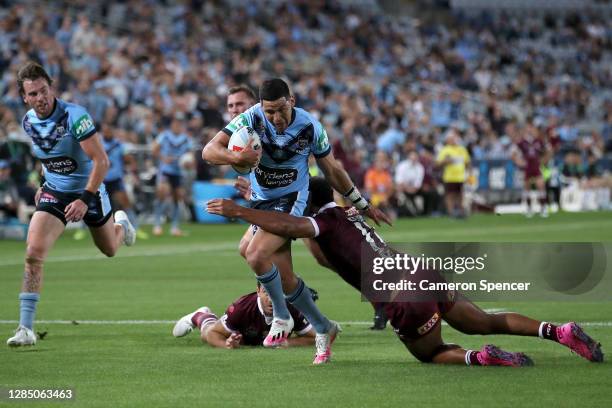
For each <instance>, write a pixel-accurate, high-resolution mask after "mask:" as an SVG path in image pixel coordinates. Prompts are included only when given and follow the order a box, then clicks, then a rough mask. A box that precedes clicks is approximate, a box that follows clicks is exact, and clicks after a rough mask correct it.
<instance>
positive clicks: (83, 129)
mask: <svg viewBox="0 0 612 408" xmlns="http://www.w3.org/2000/svg"><path fill="white" fill-rule="evenodd" d="M72 127H73V129H74V134H75V136H76V137H77V138H79V137H83V136H85V135H86V134H87V133H88V132H89V131H90V130H92V128H93V121H92V120H91V118H90V117H89V115H87V114H85V115H83V116H81V117H80V118H78V119H77V120H76V122H74V125H73V126H72Z"/></svg>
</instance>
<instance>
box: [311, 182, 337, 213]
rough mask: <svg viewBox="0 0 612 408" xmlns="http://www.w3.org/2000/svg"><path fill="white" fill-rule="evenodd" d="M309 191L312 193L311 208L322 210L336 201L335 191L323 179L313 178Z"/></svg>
mask: <svg viewBox="0 0 612 408" xmlns="http://www.w3.org/2000/svg"><path fill="white" fill-rule="evenodd" d="M308 190H309V191H310V205H311V206H314V207H318V208H321V207H323V206H324V205H325V204H327V203H331V202H332V201H334V190H332V188H331V186H330V185H329V183H328V182H327V180H325V179H324V178H323V177H311V178H310V186H309V188H308Z"/></svg>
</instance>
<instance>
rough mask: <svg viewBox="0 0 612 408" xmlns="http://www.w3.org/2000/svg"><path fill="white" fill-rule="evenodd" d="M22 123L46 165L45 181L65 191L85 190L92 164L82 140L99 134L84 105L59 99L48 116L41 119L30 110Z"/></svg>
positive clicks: (34, 151) (44, 166)
mask: <svg viewBox="0 0 612 408" xmlns="http://www.w3.org/2000/svg"><path fill="white" fill-rule="evenodd" d="M22 126H23V130H24V131H25V132H26V134H27V135H28V136H30V138H31V139H32V146H33V147H32V151H33V153H34V155H35V156H36V157H38V158H39V159H40V161H41V162H42V164H43V169H44V174H45V180H46V181H45V184H46V185H47V186H48V187H49V188H51V189H52V190H56V191H61V192H64V193H81V192H82V191H83V190H85V187H86V186H87V181H88V179H89V174H90V173H91V169H92V167H93V163H92V160H91V158H90V157H89V156H87V154H86V153H85V151H83V149H82V148H81V145H80V142H82V141H83V140H86V139H87V138H89V137H91V136H93V135H94V134H95V133H96V128H95V126H94V123H93V120H92V119H91V116H90V115H89V113H87V111H86V110H85V108H83V107H82V106H79V105H76V104H73V103H68V102H65V101H63V100H61V99H56V100H55V109H54V110H53V113H51V115H50V116H49V117H48V118H46V119H40V118H39V117H38V116H36V113H35V112H34V109H30V110H29V111H28V112H27V113H26V115H25V116H24V118H23V121H22Z"/></svg>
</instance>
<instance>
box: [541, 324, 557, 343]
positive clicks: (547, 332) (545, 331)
mask: <svg viewBox="0 0 612 408" xmlns="http://www.w3.org/2000/svg"><path fill="white" fill-rule="evenodd" d="M539 334H540V337H541V338H543V339H548V340H552V341H556V342H559V338H558V337H557V326H555V325H554V324H552V323H546V322H542V324H540V333H539Z"/></svg>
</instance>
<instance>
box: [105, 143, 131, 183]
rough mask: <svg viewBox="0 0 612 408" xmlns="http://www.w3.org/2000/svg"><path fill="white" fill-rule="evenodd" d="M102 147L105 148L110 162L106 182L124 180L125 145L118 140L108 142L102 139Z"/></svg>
mask: <svg viewBox="0 0 612 408" xmlns="http://www.w3.org/2000/svg"><path fill="white" fill-rule="evenodd" d="M102 145H103V146H104V150H106V155H107V156H108V160H109V161H110V168H109V169H108V173H106V177H105V178H104V181H115V180H120V179H122V178H123V155H124V154H125V149H124V148H123V143H122V142H120V141H119V140H117V139H111V140H107V139H105V138H102Z"/></svg>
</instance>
